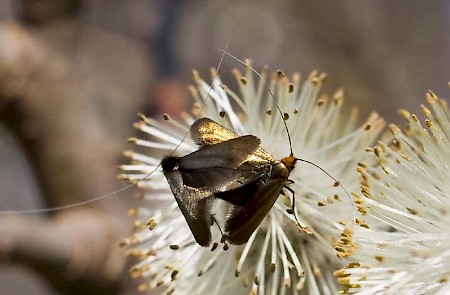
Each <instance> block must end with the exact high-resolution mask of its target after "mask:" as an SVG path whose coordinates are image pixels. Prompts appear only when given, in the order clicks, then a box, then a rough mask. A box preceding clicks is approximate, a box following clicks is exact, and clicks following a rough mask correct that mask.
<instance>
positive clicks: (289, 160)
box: [281, 155, 298, 172]
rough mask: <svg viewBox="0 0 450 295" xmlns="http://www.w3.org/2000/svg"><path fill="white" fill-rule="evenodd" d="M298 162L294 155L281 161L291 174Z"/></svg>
mask: <svg viewBox="0 0 450 295" xmlns="http://www.w3.org/2000/svg"><path fill="white" fill-rule="evenodd" d="M297 160H298V159H297V158H296V157H294V155H290V156H288V157H285V158H283V159H281V163H283V164H284V166H286V169H287V170H288V171H289V172H291V171H292V170H294V168H295V164H296V163H297Z"/></svg>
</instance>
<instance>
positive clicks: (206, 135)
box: [161, 118, 298, 247]
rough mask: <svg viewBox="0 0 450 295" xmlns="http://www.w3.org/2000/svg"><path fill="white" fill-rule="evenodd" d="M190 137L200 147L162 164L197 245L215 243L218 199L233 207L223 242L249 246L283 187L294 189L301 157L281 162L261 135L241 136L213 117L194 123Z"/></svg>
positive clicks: (226, 219)
mask: <svg viewBox="0 0 450 295" xmlns="http://www.w3.org/2000/svg"><path fill="white" fill-rule="evenodd" d="M190 133H191V137H192V139H193V140H194V142H195V143H196V144H197V145H198V147H199V149H198V150H197V151H194V152H193V153H191V154H188V155H186V156H183V157H176V156H167V157H165V158H164V159H163V160H162V162H161V166H162V169H163V172H164V175H165V177H166V179H167V181H168V183H169V186H170V188H171V190H172V193H173V195H174V196H175V199H176V201H177V203H178V206H179V208H180V209H181V212H182V213H183V215H184V217H185V219H186V221H187V223H188V225H189V228H190V229H191V231H192V234H193V235H194V238H195V240H196V241H197V243H198V244H199V245H201V246H205V247H206V246H209V245H210V244H211V240H212V235H211V226H212V225H213V223H214V220H213V219H214V215H213V213H212V205H213V204H214V202H215V201H217V199H221V200H223V201H225V202H227V203H229V204H230V205H231V209H230V210H229V212H228V214H227V215H226V217H225V228H224V231H223V233H222V234H223V237H222V239H223V241H228V242H229V243H231V244H235V245H240V244H244V243H246V242H247V241H248V239H249V238H250V236H251V235H252V233H253V232H254V231H255V230H256V228H257V227H258V226H259V224H260V223H261V222H262V220H263V219H264V217H265V216H266V215H267V214H268V212H269V211H270V209H271V208H272V206H273V204H274V203H275V201H276V200H277V198H278V196H279V195H280V193H282V192H283V188H286V189H288V190H290V189H289V187H288V186H287V185H288V184H289V183H291V181H290V180H289V175H290V173H291V171H292V170H293V169H294V167H295V164H296V161H297V160H298V159H297V158H295V157H294V156H293V155H292V154H291V155H290V156H288V157H285V158H283V159H281V160H277V159H275V158H274V157H272V156H271V155H270V154H269V153H268V152H266V151H265V150H264V149H262V148H261V141H260V139H259V138H257V137H256V136H253V135H244V136H239V135H238V134H236V133H235V132H233V131H232V130H230V129H228V128H226V127H224V126H222V125H220V124H218V123H216V122H214V121H213V120H211V119H208V118H202V119H198V120H197V121H195V122H194V123H193V124H192V126H191V128H190ZM290 191H291V192H292V193H293V191H292V190H290ZM292 206H294V201H293V204H292ZM292 211H293V210H292ZM221 231H222V230H221Z"/></svg>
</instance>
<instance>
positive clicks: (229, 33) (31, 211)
mask: <svg viewBox="0 0 450 295" xmlns="http://www.w3.org/2000/svg"><path fill="white" fill-rule="evenodd" d="M238 7H239V2H238V1H237V0H236V1H235V5H234V13H233V18H232V19H231V24H230V29H229V31H228V36H227V39H226V43H225V47H224V48H225V51H223V53H222V55H221V56H220V60H219V63H218V64H217V67H216V71H215V72H214V74H213V79H212V81H211V84H210V87H209V91H208V94H207V96H206V98H205V101H204V103H203V105H202V107H201V108H200V113H202V111H203V109H204V108H205V105H206V102H207V101H208V99H209V98H210V97H211V91H212V89H213V85H214V82H215V81H216V79H217V77H218V75H219V74H218V73H219V70H220V68H221V66H222V63H223V60H224V59H225V54H226V50H227V49H228V46H229V44H230V41H231V35H232V32H233V28H234V24H235V22H236V14H237V11H238ZM188 135H189V132H188V133H186V134H185V135H184V137H183V138H182V139H181V141H180V142H179V143H178V145H177V146H176V147H175V149H174V150H173V151H172V153H174V152H176V151H177V150H178V148H179V147H180V146H181V144H183V142H184V141H185V140H186V138H187V136H188ZM159 167H161V163H159V164H158V165H157V166H156V167H155V169H153V170H152V171H150V172H149V173H148V174H147V175H145V176H144V177H143V178H141V179H139V180H137V181H136V182H133V183H131V184H129V185H127V186H124V187H122V188H120V189H118V190H115V191H113V192H110V193H107V194H104V195H101V196H99V197H96V198H93V199H89V200H86V201H82V202H77V203H73V204H68V205H62V206H56V207H51V208H42V209H25V210H6V211H0V215H12V214H35V213H48V212H55V211H60V210H66V209H71V208H75V207H79V206H84V205H87V204H90V203H93V202H97V201H100V200H102V199H106V198H108V197H111V196H114V195H117V194H119V193H120V192H122V191H125V190H127V189H129V188H131V187H133V186H135V185H137V184H139V183H140V182H141V181H143V180H145V179H147V178H148V177H149V176H150V175H152V174H153V173H154V172H155V171H156V170H158V169H159Z"/></svg>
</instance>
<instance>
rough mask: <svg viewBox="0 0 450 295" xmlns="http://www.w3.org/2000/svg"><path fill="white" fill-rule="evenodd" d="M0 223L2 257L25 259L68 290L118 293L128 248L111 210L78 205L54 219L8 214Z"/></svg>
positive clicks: (30, 265) (66, 291)
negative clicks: (122, 246)
mask: <svg viewBox="0 0 450 295" xmlns="http://www.w3.org/2000/svg"><path fill="white" fill-rule="evenodd" d="M0 223H1V226H0V261H2V262H4V263H5V262H6V263H22V264H26V265H28V266H29V267H31V268H33V269H35V270H36V271H38V272H40V273H44V274H46V277H47V279H49V281H50V282H51V283H53V285H54V286H56V287H57V288H58V289H60V290H64V293H67V294H86V293H95V294H111V293H116V292H111V289H112V287H113V286H114V284H117V282H118V281H120V275H121V274H122V268H123V263H124V254H123V253H122V251H121V250H120V249H119V248H118V247H117V245H118V239H119V238H120V236H118V233H121V232H122V231H120V230H119V231H118V232H117V231H115V229H116V228H120V227H119V226H117V224H116V223H117V220H114V219H113V218H112V217H111V216H109V215H106V214H104V213H103V212H100V211H98V210H90V209H78V210H71V211H70V212H65V213H63V214H59V215H58V216H55V218H52V219H50V220H42V219H36V218H26V217H23V216H7V217H2V218H1V219H0ZM117 293H118V292H117Z"/></svg>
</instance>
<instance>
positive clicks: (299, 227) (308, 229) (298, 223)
mask: <svg viewBox="0 0 450 295" xmlns="http://www.w3.org/2000/svg"><path fill="white" fill-rule="evenodd" d="M288 181H289V184H292V183H294V181H293V180H290V179H288ZM284 188H285V189H286V190H288V191H289V192H290V193H291V194H292V205H291V209H287V210H286V212H287V213H289V214H293V215H294V219H295V223H296V226H297V228H298V230H299V231H301V232H306V233H308V234H311V233H312V231H311V228H310V227H308V226H303V225H301V224H300V221H299V220H298V218H297V211H296V210H295V204H296V202H295V191H294V190H293V189H292V188H290V187H289V186H287V185H285V186H284Z"/></svg>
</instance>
